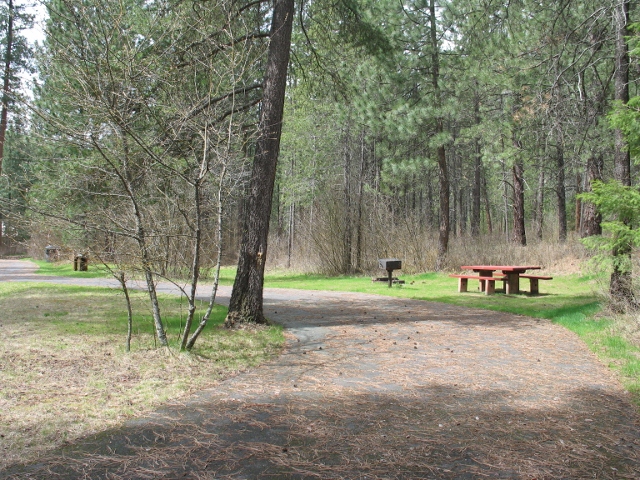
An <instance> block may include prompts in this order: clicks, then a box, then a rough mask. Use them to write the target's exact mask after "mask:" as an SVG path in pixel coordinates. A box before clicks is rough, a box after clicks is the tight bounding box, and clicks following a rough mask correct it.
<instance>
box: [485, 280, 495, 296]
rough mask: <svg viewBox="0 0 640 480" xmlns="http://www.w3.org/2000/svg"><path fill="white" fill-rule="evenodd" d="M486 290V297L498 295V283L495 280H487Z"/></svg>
mask: <svg viewBox="0 0 640 480" xmlns="http://www.w3.org/2000/svg"><path fill="white" fill-rule="evenodd" d="M485 283H486V287H487V288H486V290H485V291H484V294H485V295H493V294H494V293H496V281H495V280H485Z"/></svg>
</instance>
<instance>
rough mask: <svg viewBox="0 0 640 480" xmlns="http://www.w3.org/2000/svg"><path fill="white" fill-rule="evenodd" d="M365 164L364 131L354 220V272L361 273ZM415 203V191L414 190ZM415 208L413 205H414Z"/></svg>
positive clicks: (361, 138)
mask: <svg viewBox="0 0 640 480" xmlns="http://www.w3.org/2000/svg"><path fill="white" fill-rule="evenodd" d="M366 163H367V152H366V149H365V131H364V129H363V130H362V132H361V133H360V172H359V174H358V210H357V218H356V254H355V257H356V271H357V272H361V271H362V243H363V242H362V236H363V235H362V203H363V196H364V175H365V170H366ZM413 198H414V203H415V190H414V197H413ZM414 208H415V205H414Z"/></svg>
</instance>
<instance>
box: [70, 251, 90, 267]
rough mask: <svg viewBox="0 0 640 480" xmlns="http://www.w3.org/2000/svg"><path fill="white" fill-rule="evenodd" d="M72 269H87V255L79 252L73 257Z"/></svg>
mask: <svg viewBox="0 0 640 480" xmlns="http://www.w3.org/2000/svg"><path fill="white" fill-rule="evenodd" d="M73 269H74V270H75V271H76V272H78V271H79V272H86V271H87V270H88V269H89V257H87V256H86V255H85V254H84V253H79V254H77V255H76V256H75V257H73Z"/></svg>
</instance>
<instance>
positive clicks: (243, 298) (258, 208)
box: [225, 0, 295, 327]
mask: <svg viewBox="0 0 640 480" xmlns="http://www.w3.org/2000/svg"><path fill="white" fill-rule="evenodd" d="M294 8H295V3H294V1H293V0H276V2H275V6H274V10H273V18H272V21H271V38H270V42H269V52H268V55H267V66H266V71H265V75H264V82H263V85H264V87H263V88H264V90H263V98H262V108H261V113H260V123H259V126H258V140H257V142H256V152H255V156H254V160H253V171H252V174H251V180H250V187H249V189H250V191H249V199H248V205H247V207H248V208H247V209H246V210H245V221H244V226H243V232H242V244H241V246H240V258H239V260H238V271H237V273H236V278H235V281H234V284H233V291H232V294H231V300H230V302H229V313H228V315H227V319H226V321H225V325H227V326H228V327H231V326H233V325H234V324H236V323H238V322H251V323H267V320H266V318H265V317H264V313H263V308H262V305H263V304H262V300H263V287H264V266H265V260H266V256H267V239H268V235H269V218H270V216H271V202H272V196H273V186H274V182H275V178H276V166H277V163H278V154H279V151H280V135H281V132H282V115H283V110H284V98H285V91H286V86H287V67H288V64H289V53H290V50H291V29H292V24H293V14H294Z"/></svg>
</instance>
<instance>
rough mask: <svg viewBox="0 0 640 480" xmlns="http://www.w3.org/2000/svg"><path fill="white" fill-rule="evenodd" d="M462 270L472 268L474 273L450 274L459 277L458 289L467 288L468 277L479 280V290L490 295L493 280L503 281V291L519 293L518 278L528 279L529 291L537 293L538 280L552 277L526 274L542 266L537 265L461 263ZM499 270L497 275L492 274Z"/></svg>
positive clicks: (492, 291) (462, 290) (493, 284)
mask: <svg viewBox="0 0 640 480" xmlns="http://www.w3.org/2000/svg"><path fill="white" fill-rule="evenodd" d="M460 268H462V270H473V271H474V272H475V273H476V274H475V275H465V274H462V275H451V276H452V277H456V278H458V279H459V284H458V285H459V286H458V291H460V292H464V291H466V290H467V282H468V280H469V279H477V280H479V281H480V291H482V292H485V294H486V295H491V294H493V293H494V291H495V282H496V281H502V282H503V283H504V291H505V293H506V294H512V293H520V279H521V278H527V279H529V282H530V286H531V289H530V290H531V293H532V294H537V293H539V286H538V285H539V283H538V282H539V280H551V279H552V278H553V277H548V276H542V275H531V274H527V273H526V272H527V271H528V270H540V269H541V268H542V267H540V266H538V265H463V266H462V267H460ZM495 272H500V274H499V275H494V273H495Z"/></svg>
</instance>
